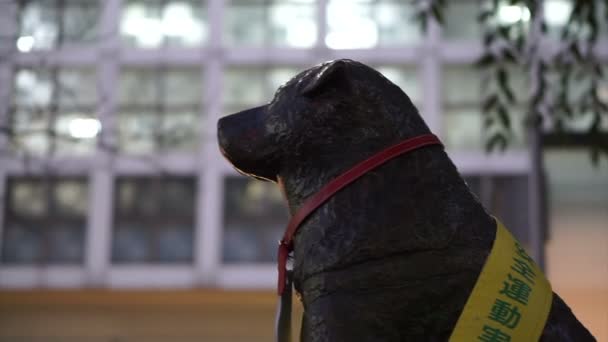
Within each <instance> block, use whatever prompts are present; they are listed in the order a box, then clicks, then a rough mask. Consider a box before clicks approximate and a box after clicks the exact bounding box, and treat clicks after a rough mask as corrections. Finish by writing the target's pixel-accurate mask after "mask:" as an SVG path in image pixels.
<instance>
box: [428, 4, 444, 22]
mask: <svg viewBox="0 0 608 342" xmlns="http://www.w3.org/2000/svg"><path fill="white" fill-rule="evenodd" d="M431 10H432V11H433V16H434V17H435V20H437V22H438V23H440V24H443V13H442V11H441V10H442V8H441V7H440V6H439V5H438V4H435V5H434V6H432V7H431Z"/></svg>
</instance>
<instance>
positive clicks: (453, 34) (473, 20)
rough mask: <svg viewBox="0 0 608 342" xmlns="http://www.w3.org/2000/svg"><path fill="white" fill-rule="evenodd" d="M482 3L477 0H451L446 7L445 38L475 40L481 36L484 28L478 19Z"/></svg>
mask: <svg viewBox="0 0 608 342" xmlns="http://www.w3.org/2000/svg"><path fill="white" fill-rule="evenodd" d="M479 5H480V3H479V1H476V0H460V1H450V2H449V3H448V4H447V5H446V7H445V13H444V18H445V24H444V26H443V30H442V38H443V39H444V40H474V41H479V39H480V38H481V32H482V28H481V25H480V23H479V21H478V20H477V18H478V16H479V10H480V7H479Z"/></svg>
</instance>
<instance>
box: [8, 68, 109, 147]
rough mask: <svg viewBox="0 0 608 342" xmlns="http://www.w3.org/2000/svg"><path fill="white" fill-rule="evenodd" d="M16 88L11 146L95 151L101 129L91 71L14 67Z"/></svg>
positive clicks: (93, 77) (94, 84) (94, 76)
mask: <svg viewBox="0 0 608 342" xmlns="http://www.w3.org/2000/svg"><path fill="white" fill-rule="evenodd" d="M14 89H15V95H14V99H13V105H14V109H13V111H12V115H11V127H12V128H13V130H14V133H15V134H14V135H13V137H12V138H13V139H12V143H13V148H14V150H16V151H20V152H27V153H32V154H48V153H52V154H58V155H74V154H88V153H91V152H92V151H93V150H94V148H95V142H96V136H97V134H98V133H99V131H100V130H101V126H100V123H99V121H98V120H97V119H96V118H95V112H96V105H97V103H96V102H97V87H96V75H95V72H94V70H92V69H86V68H84V69H83V68H75V69H68V68H64V69H18V70H16V72H15V79H14Z"/></svg>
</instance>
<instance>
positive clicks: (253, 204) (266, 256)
mask: <svg viewBox="0 0 608 342" xmlns="http://www.w3.org/2000/svg"><path fill="white" fill-rule="evenodd" d="M288 220H289V217H288V216H287V209H286V207H285V204H284V199H283V196H282V195H281V193H280V191H279V189H278V187H277V186H276V185H275V184H273V183H268V182H260V181H256V180H252V179H247V178H243V177H227V178H226V180H225V182H224V229H223V232H224V234H223V235H224V243H223V261H224V262H225V263H254V262H257V263H260V262H273V261H275V260H276V257H277V256H276V253H277V244H278V241H279V240H280V239H281V236H282V234H283V231H284V230H285V225H286V224H287V222H288Z"/></svg>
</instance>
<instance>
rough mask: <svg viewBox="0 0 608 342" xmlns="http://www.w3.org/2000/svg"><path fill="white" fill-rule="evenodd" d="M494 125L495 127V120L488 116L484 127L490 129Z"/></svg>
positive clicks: (484, 121)
mask: <svg viewBox="0 0 608 342" xmlns="http://www.w3.org/2000/svg"><path fill="white" fill-rule="evenodd" d="M492 125H494V118H493V117H491V116H486V118H485V119H484V120H483V126H484V127H485V128H489V127H492Z"/></svg>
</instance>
